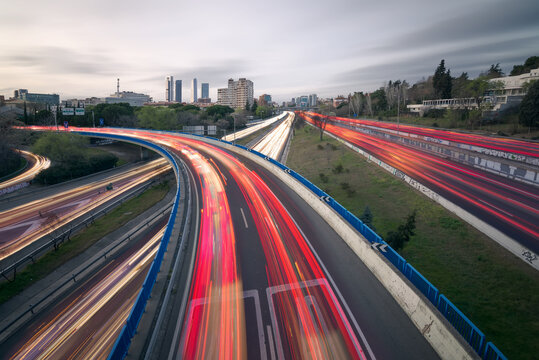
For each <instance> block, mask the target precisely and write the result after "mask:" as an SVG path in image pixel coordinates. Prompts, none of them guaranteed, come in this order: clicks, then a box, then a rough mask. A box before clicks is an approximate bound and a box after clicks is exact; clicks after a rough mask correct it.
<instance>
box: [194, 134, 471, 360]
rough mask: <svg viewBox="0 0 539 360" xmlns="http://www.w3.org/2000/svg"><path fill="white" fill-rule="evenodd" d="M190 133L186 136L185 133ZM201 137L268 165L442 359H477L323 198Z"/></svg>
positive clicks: (460, 339)
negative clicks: (348, 250)
mask: <svg viewBox="0 0 539 360" xmlns="http://www.w3.org/2000/svg"><path fill="white" fill-rule="evenodd" d="M189 137H190V136H189ZM192 138H193V139H197V140H203V141H206V142H208V143H211V144H213V145H216V146H220V147H223V148H225V149H227V150H229V151H232V152H235V153H238V154H240V155H242V156H244V157H246V158H248V159H250V160H252V161H253V162H255V163H257V164H258V165H260V166H262V167H264V168H266V169H268V170H269V171H271V172H272V173H273V174H274V175H275V176H277V177H278V178H279V179H280V180H281V181H282V182H283V183H284V184H286V185H287V186H288V187H290V188H291V189H292V190H294V191H295V192H296V193H297V194H298V195H299V196H300V197H301V198H302V199H303V200H305V201H306V202H307V203H308V204H309V205H310V206H311V207H312V208H313V209H314V210H315V211H316V212H317V213H318V214H319V215H320V216H321V217H322V218H323V219H325V220H326V222H327V223H328V224H329V225H330V226H331V227H332V228H333V229H334V230H335V232H336V233H337V234H339V236H341V237H342V239H343V240H344V241H345V242H346V243H347V244H348V246H349V247H350V248H351V249H352V250H353V251H354V253H355V254H356V255H357V256H358V257H359V259H360V260H361V261H362V262H363V263H364V264H365V265H366V266H367V267H368V268H369V269H370V270H371V272H372V273H373V274H374V275H375V276H376V278H377V279H378V280H379V281H380V282H381V283H382V285H383V286H384V287H385V288H386V289H387V290H388V291H389V292H390V294H391V295H392V296H393V297H394V298H395V300H396V301H397V302H398V303H399V305H400V306H401V307H402V309H403V310H404V311H405V313H406V314H407V315H408V316H409V317H410V319H411V320H412V322H413V323H414V325H415V326H416V327H417V328H418V330H419V331H420V332H421V334H422V335H423V336H424V337H425V338H426V339H427V341H428V342H429V343H430V344H431V346H432V347H433V348H434V350H435V351H436V352H437V353H438V354H439V355H440V357H441V358H443V359H477V358H479V357H478V355H477V354H476V353H475V352H474V351H473V349H472V348H471V347H470V346H469V345H468V344H467V343H466V342H465V341H464V339H463V338H462V337H461V336H460V334H458V333H457V332H456V330H455V329H454V328H453V326H452V325H451V324H449V322H448V321H447V320H446V319H445V318H444V317H443V316H442V315H441V314H440V313H439V312H438V310H437V309H436V308H434V306H433V305H432V304H431V303H430V302H429V300H428V299H426V298H425V297H424V296H423V294H421V293H420V292H419V290H417V289H416V288H415V286H414V285H413V284H411V283H410V282H409V281H408V279H406V278H405V277H404V275H402V274H401V273H400V272H399V271H398V270H396V269H395V268H394V267H393V266H392V265H391V264H390V263H389V262H388V261H387V260H386V259H385V258H384V257H383V256H381V255H380V254H379V253H378V252H377V251H375V250H373V249H372V248H371V246H370V243H369V242H368V241H367V240H366V239H365V238H364V237H363V236H362V235H361V234H359V233H358V232H357V231H356V230H355V229H354V228H353V227H352V226H351V225H350V224H348V223H347V222H346V221H345V220H344V219H343V218H341V217H340V216H339V215H338V214H337V213H336V212H335V211H334V210H333V209H332V208H330V207H329V206H328V205H327V204H326V203H325V202H323V201H321V200H320V199H319V198H318V197H317V196H316V195H315V194H313V193H312V192H311V191H310V190H309V189H307V188H306V187H305V186H303V184H301V183H300V182H298V181H297V180H296V179H294V178H293V177H292V176H290V175H289V174H287V173H285V172H284V171H282V170H281V169H279V168H278V167H277V166H275V165H274V164H272V163H270V162H269V161H266V160H264V159H263V158H261V157H259V156H257V155H255V154H252V153H250V152H248V151H245V150H243V149H240V148H237V147H235V146H233V145H229V144H225V143H222V142H219V141H214V140H210V139H204V138H200V137H192Z"/></svg>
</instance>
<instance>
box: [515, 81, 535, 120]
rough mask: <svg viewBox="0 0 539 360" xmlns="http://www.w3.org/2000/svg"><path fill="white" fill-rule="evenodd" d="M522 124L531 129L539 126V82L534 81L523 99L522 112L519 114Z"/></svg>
mask: <svg viewBox="0 0 539 360" xmlns="http://www.w3.org/2000/svg"><path fill="white" fill-rule="evenodd" d="M518 119H519V121H520V123H521V124H522V125H524V126H528V127H530V128H532V127H533V128H536V127H537V126H539V81H538V80H536V81H533V82H532V83H531V84H530V86H529V88H528V93H527V94H526V95H525V96H524V99H522V102H521V103H520V110H519V114H518Z"/></svg>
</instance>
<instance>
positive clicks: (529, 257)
mask: <svg viewBox="0 0 539 360" xmlns="http://www.w3.org/2000/svg"><path fill="white" fill-rule="evenodd" d="M326 134H327V135H329V136H331V137H333V138H334V139H336V140H338V141H340V142H341V143H343V144H345V145H346V146H348V147H349V148H351V149H352V150H354V151H356V152H358V153H360V154H361V155H363V156H364V157H366V158H367V159H369V160H370V161H372V162H373V163H375V164H377V165H379V166H380V167H382V168H384V169H385V170H387V171H388V172H390V173H391V174H393V175H395V176H397V177H400V178H401V179H402V180H404V181H405V182H406V183H408V184H409V185H410V186H412V187H413V188H415V189H417V190H419V191H420V192H422V193H423V194H424V195H426V196H427V197H429V198H430V199H432V200H434V201H435V202H437V203H438V204H440V205H442V206H443V207H445V208H446V209H447V210H449V211H451V212H452V213H454V214H455V215H457V216H458V217H460V218H461V219H462V220H464V221H466V222H467V223H468V224H470V225H472V226H473V227H475V228H476V229H477V230H479V231H481V232H482V233H484V234H485V235H487V236H488V237H490V238H491V239H492V240H494V241H496V242H497V243H498V244H500V245H501V246H503V247H504V248H506V249H507V250H509V251H510V252H511V253H513V254H514V255H515V256H517V257H518V258H519V259H521V260H522V261H524V262H526V263H527V264H528V265H531V266H532V267H534V268H535V269H537V270H539V258H538V256H537V254H535V253H534V252H533V251H531V250H530V249H527V248H525V247H524V246H522V245H520V244H519V243H518V242H517V241H515V240H514V239H512V238H510V237H509V236H507V235H505V234H504V233H502V232H501V231H499V230H497V229H496V228H494V227H492V226H491V225H489V224H487V223H486V222H484V221H483V220H481V219H479V218H478V217H476V216H475V215H472V214H471V213H469V212H468V211H466V210H464V209H463V208H461V207H460V206H458V205H456V204H454V203H453V202H451V201H449V200H447V199H446V198H444V197H443V196H441V195H439V194H438V193H436V192H434V191H432V190H431V189H429V188H428V187H426V186H425V185H423V184H421V183H419V182H418V181H416V180H414V179H412V178H411V177H409V176H408V175H406V174H404V173H403V172H401V171H400V170H397V169H395V168H394V167H392V166H390V165H388V164H386V163H384V162H383V161H381V160H379V159H377V158H376V157H374V156H372V155H371V154H369V153H367V152H365V151H363V150H362V149H360V148H358V147H357V146H354V145H352V144H350V143H348V142H346V141H345V140H342V139H340V138H339V137H337V136H334V135H333V134H330V133H328V132H326Z"/></svg>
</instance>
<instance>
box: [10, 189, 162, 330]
mask: <svg viewBox="0 0 539 360" xmlns="http://www.w3.org/2000/svg"><path fill="white" fill-rule="evenodd" d="M154 183H155V180H150V181H149V182H148V183H147V184H146V185H144V186H142V187H137V188H135V189H133V190H131V191H130V192H128V193H127V194H124V195H123V196H122V197H121V198H119V199H117V200H115V201H112V202H108V203H106V204H104V205H103V206H104V208H102V209H100V210H98V211H96V212H90V215H89V216H86V217H84V218H82V217H79V218H77V219H75V220H73V221H71V222H70V223H68V224H65V225H63V226H61V227H60V228H66V227H67V228H68V229H66V230H64V231H63V232H62V233H61V234H59V235H56V236H53V237H52V239H51V240H49V241H48V242H46V243H45V244H43V245H41V246H40V247H38V248H37V249H35V250H33V251H32V252H31V253H30V254H28V255H26V256H24V257H23V258H21V259H19V260H17V261H16V262H14V263H13V264H11V265H9V266H7V267H5V268H3V269H2V270H1V271H0V276H2V277H4V278H5V279H6V280H7V281H13V280H11V279H9V277H8V275H9V273H11V272H13V279H15V278H16V276H17V269H18V268H20V267H21V266H23V265H24V264H25V263H28V262H32V263H35V259H36V258H38V257H39V256H40V255H41V254H43V253H45V252H47V251H49V250H50V248H54V249H55V250H56V249H57V248H58V246H60V245H61V244H63V243H64V242H65V241H66V239H67V240H70V238H71V234H73V233H74V232H76V231H77V230H79V229H81V228H82V227H88V225H89V224H92V223H93V222H94V221H95V220H97V219H99V218H100V217H102V216H103V215H105V214H107V213H108V212H109V211H111V210H113V209H114V208H115V207H116V206H118V205H120V204H122V203H123V202H124V201H126V200H127V199H129V198H131V197H133V196H135V195H137V194H139V193H141V192H144V191H146V190H147V189H148V188H149V187H150V186H151V185H153V184H154ZM45 236H47V235H45ZM0 332H1V331H0Z"/></svg>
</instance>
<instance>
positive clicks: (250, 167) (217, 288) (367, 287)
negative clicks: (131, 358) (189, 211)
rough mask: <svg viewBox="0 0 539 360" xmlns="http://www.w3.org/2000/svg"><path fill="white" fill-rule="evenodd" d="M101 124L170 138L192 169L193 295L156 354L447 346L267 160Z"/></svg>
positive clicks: (265, 354)
mask: <svg viewBox="0 0 539 360" xmlns="http://www.w3.org/2000/svg"><path fill="white" fill-rule="evenodd" d="M75 130H76V129H75ZM81 130H85V131H88V129H81ZM92 131H96V132H106V133H109V134H111V133H112V134H122V135H127V136H130V137H137V138H140V139H146V140H149V141H152V142H154V143H158V144H160V145H163V146H165V147H167V148H168V149H169V150H170V151H172V152H173V153H174V154H176V155H177V156H179V157H181V158H182V159H183V160H184V161H185V163H186V164H187V166H188V168H189V169H190V172H191V173H192V177H193V179H194V185H195V188H196V192H195V193H196V195H197V199H198V200H197V201H196V204H198V205H197V207H196V208H195V209H199V210H198V211H197V212H196V215H197V219H198V221H196V226H193V231H194V232H195V236H194V241H195V243H194V244H193V246H192V249H193V250H194V253H193V256H194V257H193V262H192V265H191V266H192V267H191V272H190V273H191V274H192V276H189V277H187V279H186V283H185V284H182V286H181V287H180V288H185V289H186V291H188V292H187V293H186V299H187V303H186V306H185V308H184V310H183V311H181V310H180V311H179V312H177V313H167V320H168V322H169V326H170V328H171V329H173V330H171V331H170V332H168V334H167V336H166V337H165V338H166V340H167V341H168V344H167V345H166V346H160V347H158V351H162V352H163V354H162V356H159V357H158V358H167V357H169V356H170V358H208V359H213V358H225V359H226V358H254V359H256V358H261V359H268V358H272V359H273V358H310V357H318V358H332V357H333V358H356V359H374V358H376V357H379V358H400V359H407V358H408V359H416V358H422V359H430V358H437V355H436V353H435V352H434V350H433V349H432V348H431V347H430V345H429V344H428V343H427V341H426V340H425V339H424V338H423V337H422V336H421V334H420V332H419V331H418V330H417V329H416V328H415V326H414V325H413V324H412V323H411V321H410V320H409V318H408V317H407V316H406V315H405V313H404V312H403V311H402V309H401V308H400V307H399V306H398V305H397V303H396V302H395V301H394V300H393V298H392V297H391V295H390V294H389V293H388V292H387V291H386V290H385V289H384V288H383V287H382V286H381V285H380V284H379V283H378V281H377V280H376V278H375V277H374V276H373V274H372V273H371V272H370V271H369V270H368V269H367V268H366V267H365V266H364V265H363V264H362V263H361V262H360V261H359V260H358V258H357V256H356V255H355V254H354V253H353V252H352V251H351V250H350V249H349V248H348V247H347V246H346V245H345V243H344V242H343V241H342V240H340V238H339V237H338V236H337V235H336V234H335V233H334V232H333V230H331V228H330V227H329V226H328V225H327V223H326V222H325V221H324V220H323V219H322V218H320V216H319V215H317V214H316V213H315V212H314V211H313V210H312V209H311V208H310V207H309V206H308V205H307V204H306V203H304V202H303V200H301V199H300V198H299V197H298V196H297V195H296V194H295V193H294V192H293V191H292V190H290V189H286V187H285V186H284V185H283V184H282V183H280V181H279V180H277V179H276V178H275V177H274V176H273V175H272V174H270V173H269V172H268V171H267V170H265V169H262V168H260V167H258V166H257V165H255V164H253V163H251V162H249V161H248V160H247V159H245V158H242V157H241V156H238V155H236V154H231V153H229V152H227V151H225V150H223V149H222V148H219V147H216V146H212V145H209V144H207V143H205V142H203V141H201V140H198V139H191V138H188V137H184V136H181V135H172V134H165V133H156V132H148V131H136V130H120V129H95V130H94V129H92ZM175 298H176V299H177V300H181V299H182V296H181V294H176V296H175ZM180 309H181V307H180ZM174 329H179V330H178V331H177V332H175V331H174Z"/></svg>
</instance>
